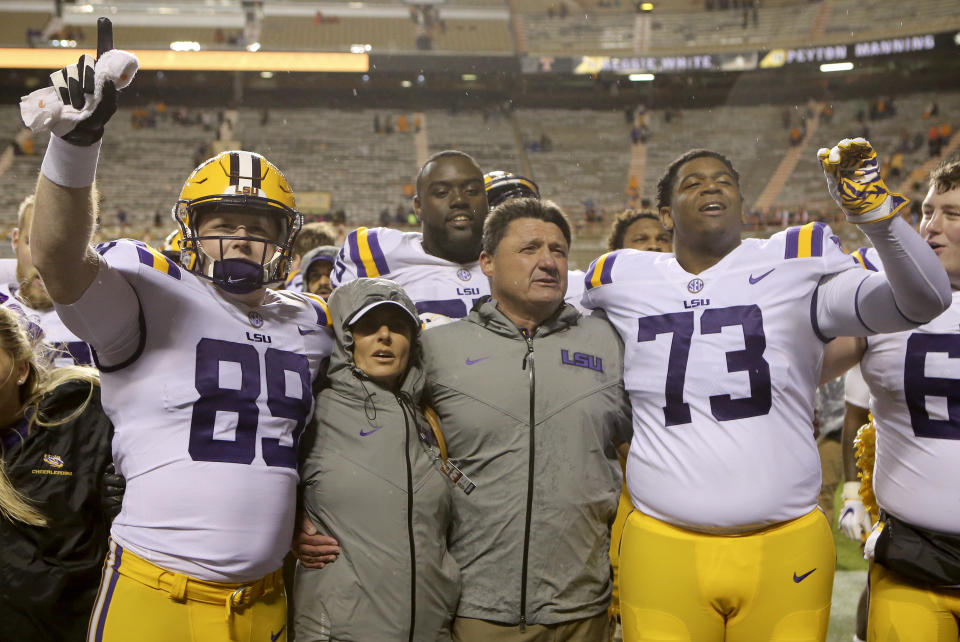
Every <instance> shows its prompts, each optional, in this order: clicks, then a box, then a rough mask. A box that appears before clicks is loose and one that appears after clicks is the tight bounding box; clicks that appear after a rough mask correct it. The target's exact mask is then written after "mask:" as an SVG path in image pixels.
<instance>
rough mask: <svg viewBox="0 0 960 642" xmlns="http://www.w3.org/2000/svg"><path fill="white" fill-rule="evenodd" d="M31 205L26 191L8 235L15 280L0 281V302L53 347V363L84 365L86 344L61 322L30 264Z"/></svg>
mask: <svg viewBox="0 0 960 642" xmlns="http://www.w3.org/2000/svg"><path fill="white" fill-rule="evenodd" d="M33 205H34V197H33V195H30V196H28V197H26V198H25V199H23V201H22V202H21V203H20V208H19V210H18V212H17V227H15V228H14V229H13V239H12V240H13V251H14V254H16V256H17V259H16V262H17V271H16V282H14V283H9V284H0V305H3V306H5V307H8V308H11V309H13V310H16V311H17V312H18V313H19V314H20V315H22V316H23V317H24V318H25V319H27V321H29V322H30V324H31V326H30V330H31V333H34V332H37V333H40V334H42V337H43V341H44V342H45V343H46V344H47V345H49V346H50V347H51V348H52V350H53V360H54V363H55V364H56V365H58V366H68V365H74V364H76V365H79V366H88V365H90V364H91V355H90V346H88V345H87V344H86V343H85V342H84V341H81V340H80V339H78V338H77V336H76V335H75V334H73V332H71V331H70V330H68V329H67V327H66V326H65V325H63V321H61V320H60V317H59V316H57V313H56V312H55V311H54V309H53V301H52V300H51V299H50V294H49V293H48V292H47V288H46V286H44V284H43V279H41V278H40V273H39V272H38V271H37V268H36V266H34V264H33V256H32V254H31V252H30V226H31V224H32V222H33ZM33 338H36V337H33Z"/></svg>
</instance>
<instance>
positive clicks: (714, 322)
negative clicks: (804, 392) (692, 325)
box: [700, 305, 773, 421]
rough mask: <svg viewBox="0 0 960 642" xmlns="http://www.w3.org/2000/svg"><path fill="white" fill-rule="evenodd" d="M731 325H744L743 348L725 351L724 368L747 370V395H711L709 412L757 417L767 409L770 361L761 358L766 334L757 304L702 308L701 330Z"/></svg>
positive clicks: (721, 416) (720, 415)
mask: <svg viewBox="0 0 960 642" xmlns="http://www.w3.org/2000/svg"><path fill="white" fill-rule="evenodd" d="M731 325H739V326H742V327H743V350H730V351H728V352H727V372H746V373H747V375H748V376H749V378H750V396H749V397H743V398H742V399H732V398H731V397H730V395H713V396H712V397H710V412H711V414H713V416H714V417H716V419H717V421H730V420H732V419H746V418H748V417H760V416H762V415H765V414H767V413H768V412H770V406H771V405H772V404H773V395H772V392H771V389H770V365H769V364H768V363H767V362H766V360H765V359H764V358H763V352H764V350H766V349H767V338H766V336H764V334H763V314H762V313H761V312H760V308H758V307H757V306H756V305H735V306H732V307H729V308H717V309H713V308H711V309H709V310H704V311H703V316H702V317H700V333H701V334H716V333H718V332H720V331H721V330H722V329H723V328H725V327H727V326H731Z"/></svg>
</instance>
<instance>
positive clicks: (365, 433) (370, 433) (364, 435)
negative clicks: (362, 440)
mask: <svg viewBox="0 0 960 642" xmlns="http://www.w3.org/2000/svg"><path fill="white" fill-rule="evenodd" d="M381 428H383V426H377V427H375V428H374V429H373V430H368V431H366V432H364V431H363V428H361V429H360V436H361V437H366V436H367V435H372V434H373V433H375V432H377V431H378V430H380V429H381Z"/></svg>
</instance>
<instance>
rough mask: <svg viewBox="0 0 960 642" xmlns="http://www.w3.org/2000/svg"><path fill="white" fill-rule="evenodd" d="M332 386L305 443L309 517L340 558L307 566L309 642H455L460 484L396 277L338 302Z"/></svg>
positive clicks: (357, 285)
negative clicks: (430, 405) (452, 549)
mask: <svg viewBox="0 0 960 642" xmlns="http://www.w3.org/2000/svg"><path fill="white" fill-rule="evenodd" d="M329 304H330V312H331V315H332V317H333V329H334V332H335V334H336V347H335V348H334V352H333V355H332V357H331V362H330V370H329V373H328V377H329V380H330V385H329V387H328V388H326V389H324V390H323V391H321V392H320V394H319V395H318V397H317V404H316V427H315V428H316V429H315V430H313V431H310V432H309V433H308V434H307V435H305V437H304V441H303V445H302V450H301V465H300V479H301V493H302V501H303V508H304V511H305V513H306V515H307V517H309V518H310V519H311V521H313V523H314V524H316V525H317V527H318V528H319V530H320V532H322V533H325V534H327V535H330V536H332V537H334V538H336V539H337V540H338V541H339V544H340V550H341V552H340V556H339V558H338V559H337V561H336V562H335V563H332V564H329V565H327V566H326V567H324V568H322V569H310V568H306V567H303V566H299V567H298V568H297V574H296V581H295V587H294V600H295V605H296V615H295V619H294V629H295V633H296V640H297V642H314V641H319V640H337V641H343V642H346V641H354V642H372V641H380V640H382V641H385V642H386V641H389V642H395V641H400V640H410V641H411V642H412V641H413V640H417V641H421V640H424V641H430V642H433V641H439V640H446V641H449V640H450V639H451V638H450V623H451V621H452V619H453V617H454V615H455V613H456V609H457V602H458V600H459V596H460V574H459V570H458V568H457V565H456V562H455V561H454V560H453V558H452V557H450V556H449V555H448V554H447V546H446V531H447V524H448V523H449V520H450V517H451V498H450V493H451V492H452V490H453V489H454V486H453V484H452V483H451V482H450V481H449V480H448V479H447V478H446V477H445V476H444V475H443V473H442V472H441V471H440V470H439V465H440V463H441V462H440V460H439V451H438V450H437V448H436V442H435V440H434V439H433V433H432V430H431V428H430V426H429V424H428V422H427V421H426V419H425V418H424V415H423V413H422V411H421V410H420V393H421V391H422V388H423V371H422V369H421V366H420V354H419V353H420V344H419V335H420V323H419V317H418V316H417V309H416V307H415V306H414V305H413V302H412V301H411V300H410V298H409V297H408V296H407V295H406V293H405V292H404V291H403V289H402V288H400V286H398V285H397V284H396V283H394V282H392V281H388V280H386V279H366V278H362V279H357V280H355V281H351V282H350V283H347V284H345V285H343V286H341V287H339V288H337V289H336V290H335V291H334V292H333V294H332V295H331V297H330V300H329Z"/></svg>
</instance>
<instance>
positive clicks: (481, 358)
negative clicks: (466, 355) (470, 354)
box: [465, 357, 490, 366]
mask: <svg viewBox="0 0 960 642" xmlns="http://www.w3.org/2000/svg"><path fill="white" fill-rule="evenodd" d="M489 358H490V357H480V358H479V359H467V360H466V362H465V363H466V364H467V365H468V366H472V365H473V364H475V363H480V362H481V361H484V360H486V359H489Z"/></svg>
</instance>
